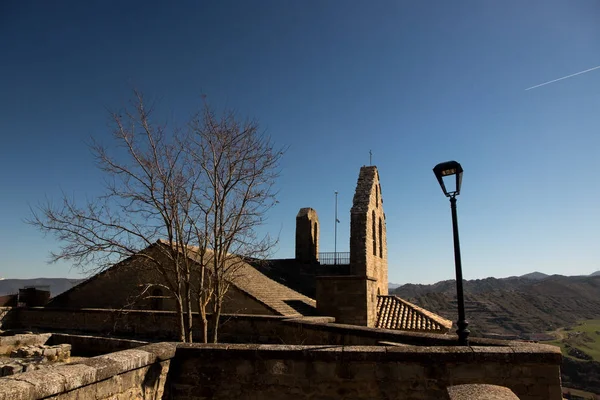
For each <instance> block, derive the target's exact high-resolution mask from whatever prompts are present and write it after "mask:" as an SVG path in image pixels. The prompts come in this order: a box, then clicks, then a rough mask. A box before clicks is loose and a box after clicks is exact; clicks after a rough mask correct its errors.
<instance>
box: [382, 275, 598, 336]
mask: <svg viewBox="0 0 600 400" xmlns="http://www.w3.org/2000/svg"><path fill="white" fill-rule="evenodd" d="M528 275H529V276H531V275H533V278H528V277H527V276H528ZM541 275H543V274H538V273H533V274H527V275H525V276H522V277H510V278H503V279H496V278H486V279H477V280H470V281H465V283H464V291H465V308H466V315H467V320H468V321H469V323H470V325H469V329H471V328H472V331H473V332H474V334H479V335H484V334H485V335H490V334H496V335H505V336H519V337H521V338H525V339H529V338H530V337H532V336H533V335H534V334H539V333H543V332H546V331H549V330H554V329H556V328H558V327H565V326H569V325H573V324H575V323H576V322H577V321H578V320H582V319H597V318H600V275H594V276H562V275H551V276H547V277H545V278H543V277H541ZM392 292H393V293H394V294H397V295H399V296H401V297H403V298H405V299H406V300H409V301H412V302H414V303H416V304H417V305H420V306H422V307H424V308H426V309H428V310H431V311H433V312H436V313H439V314H440V315H442V316H444V317H446V318H448V319H450V320H452V321H456V314H457V305H456V286H455V281H454V280H449V281H441V282H437V283H435V284H433V285H412V284H408V285H403V286H401V287H399V288H397V289H394V290H393V291H392Z"/></svg>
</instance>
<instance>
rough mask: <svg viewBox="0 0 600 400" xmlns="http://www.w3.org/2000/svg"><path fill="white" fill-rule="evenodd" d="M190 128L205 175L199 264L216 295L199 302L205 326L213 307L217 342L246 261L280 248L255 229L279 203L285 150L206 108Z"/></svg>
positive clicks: (198, 196) (254, 127)
mask: <svg viewBox="0 0 600 400" xmlns="http://www.w3.org/2000/svg"><path fill="white" fill-rule="evenodd" d="M190 128H191V142H192V143H193V146H192V149H193V151H191V152H190V154H191V157H192V159H193V160H195V163H196V164H197V165H199V166H200V168H201V170H202V174H201V177H202V183H201V184H199V185H198V190H197V191H196V192H195V196H194V200H193V202H194V204H195V206H197V207H198V209H200V210H201V214H202V215H203V216H204V221H203V223H202V224H196V225H195V226H196V227H199V228H200V229H198V230H197V231H196V235H197V238H198V240H197V243H198V246H199V254H200V257H199V263H200V265H201V267H202V269H207V270H208V273H206V274H203V279H210V285H209V287H210V289H211V292H210V298H208V297H206V296H199V301H200V302H199V304H198V307H199V309H200V314H201V317H202V320H203V324H204V326H206V324H207V320H206V317H207V312H206V308H207V306H208V305H209V300H210V301H211V302H210V303H211V304H212V310H211V311H212V317H213V321H212V322H213V323H212V325H211V326H212V327H213V331H212V332H211V340H212V341H214V342H216V341H217V336H218V327H219V318H220V315H221V311H222V308H223V300H224V298H225V296H226V293H227V291H228V289H229V286H230V285H231V284H232V282H235V280H236V279H238V273H237V272H238V269H239V267H240V266H241V264H242V263H243V262H245V259H247V258H264V257H265V256H266V255H267V254H268V253H269V251H270V250H271V248H272V246H273V245H274V243H275V241H274V240H272V239H271V238H270V237H269V236H268V235H266V236H264V237H259V236H257V235H256V228H257V227H258V226H260V225H262V224H263V223H264V222H265V218H266V212H267V211H268V210H269V209H270V208H271V207H272V206H273V205H274V204H275V203H276V198H275V197H276V192H275V191H274V190H273V185H274V183H275V181H276V179H277V177H278V174H279V170H278V164H279V161H280V159H281V156H282V155H283V149H276V148H274V146H273V143H272V142H271V140H270V138H269V137H268V136H266V135H265V134H264V133H261V132H260V131H259V126H258V124H257V123H256V121H246V122H244V123H240V122H239V121H238V119H237V118H236V116H235V114H234V113H233V112H226V113H225V114H224V115H223V116H221V117H220V118H219V117H217V116H216V115H215V113H214V112H213V111H212V109H211V108H210V107H209V106H208V105H207V104H206V103H205V104H204V107H203V109H202V110H201V112H199V113H198V114H197V115H196V116H195V118H194V119H193V120H192V123H191V124H190ZM207 255H209V256H208V257H207ZM203 284H204V282H203V281H202V279H201V282H200V286H202V285H203ZM205 294H208V293H206V292H205Z"/></svg>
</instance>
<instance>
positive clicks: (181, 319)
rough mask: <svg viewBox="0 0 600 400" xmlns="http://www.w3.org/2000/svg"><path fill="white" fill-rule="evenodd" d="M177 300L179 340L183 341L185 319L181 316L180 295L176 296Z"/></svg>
mask: <svg viewBox="0 0 600 400" xmlns="http://www.w3.org/2000/svg"><path fill="white" fill-rule="evenodd" d="M176 300H177V317H178V318H179V341H180V342H184V343H185V319H184V318H183V304H181V297H176Z"/></svg>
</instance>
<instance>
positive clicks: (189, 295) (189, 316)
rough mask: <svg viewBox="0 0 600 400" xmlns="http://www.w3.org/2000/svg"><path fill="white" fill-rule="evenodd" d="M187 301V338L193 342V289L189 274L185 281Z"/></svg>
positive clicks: (189, 341)
mask: <svg viewBox="0 0 600 400" xmlns="http://www.w3.org/2000/svg"><path fill="white" fill-rule="evenodd" d="M185 302H186V305H187V310H186V312H187V327H186V328H187V331H186V339H187V342H188V343H192V341H193V340H192V338H193V331H192V328H193V325H194V324H193V322H194V316H193V314H192V290H191V285H190V278H189V276H188V277H187V279H186V282H185Z"/></svg>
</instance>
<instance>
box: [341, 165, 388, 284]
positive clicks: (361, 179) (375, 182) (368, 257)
mask: <svg viewBox="0 0 600 400" xmlns="http://www.w3.org/2000/svg"><path fill="white" fill-rule="evenodd" d="M350 273H351V274H352V275H358V276H369V277H372V278H375V279H376V280H377V294H378V295H387V294H388V265H387V242H386V229H385V213H384V212H383V199H382V197H381V184H380V183H379V172H378V171H377V167H374V166H370V167H362V168H361V169H360V174H359V176H358V182H357V184H356V191H355V192H354V200H353V202H352V209H351V210H350Z"/></svg>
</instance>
